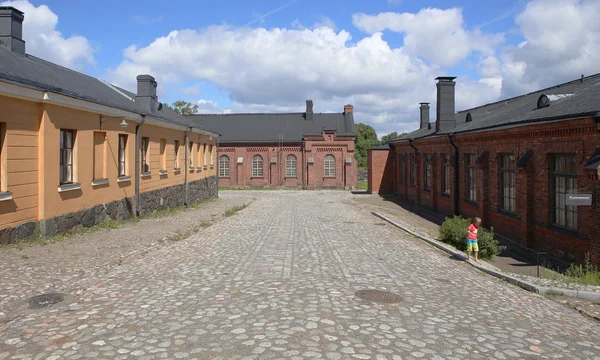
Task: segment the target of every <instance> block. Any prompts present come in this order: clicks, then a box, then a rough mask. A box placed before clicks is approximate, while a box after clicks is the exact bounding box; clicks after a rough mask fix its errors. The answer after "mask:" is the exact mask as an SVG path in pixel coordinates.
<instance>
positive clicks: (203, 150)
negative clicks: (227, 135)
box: [202, 144, 206, 168]
mask: <svg viewBox="0 0 600 360" xmlns="http://www.w3.org/2000/svg"><path fill="white" fill-rule="evenodd" d="M202 154H203V155H204V162H203V163H202V165H204V168H206V144H204V145H203V147H202Z"/></svg>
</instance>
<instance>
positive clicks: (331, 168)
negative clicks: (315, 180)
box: [325, 155, 335, 177]
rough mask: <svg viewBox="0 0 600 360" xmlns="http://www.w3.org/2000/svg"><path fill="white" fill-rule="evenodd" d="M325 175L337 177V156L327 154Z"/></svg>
mask: <svg viewBox="0 0 600 360" xmlns="http://www.w3.org/2000/svg"><path fill="white" fill-rule="evenodd" d="M325 177H335V158H334V157H333V155H327V156H325Z"/></svg>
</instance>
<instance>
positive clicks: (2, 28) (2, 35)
mask: <svg viewBox="0 0 600 360" xmlns="http://www.w3.org/2000/svg"><path fill="white" fill-rule="evenodd" d="M23 18H24V16H23V12H21V11H19V10H17V9H15V8H14V7H12V6H0V45H3V46H6V47H7V48H9V49H10V51H13V52H16V53H19V54H21V55H25V41H23Z"/></svg>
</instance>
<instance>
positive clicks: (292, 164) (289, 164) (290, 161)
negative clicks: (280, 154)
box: [285, 155, 297, 177]
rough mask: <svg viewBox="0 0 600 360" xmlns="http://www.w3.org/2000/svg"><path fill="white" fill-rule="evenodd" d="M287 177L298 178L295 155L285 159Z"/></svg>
mask: <svg viewBox="0 0 600 360" xmlns="http://www.w3.org/2000/svg"><path fill="white" fill-rule="evenodd" d="M285 176H286V177H296V176H297V175H296V157H295V156H294V155H288V156H287V157H286V158H285Z"/></svg>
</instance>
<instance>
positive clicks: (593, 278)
mask: <svg viewBox="0 0 600 360" xmlns="http://www.w3.org/2000/svg"><path fill="white" fill-rule="evenodd" d="M565 275H566V276H567V277H568V278H569V279H568V280H569V281H570V282H575V283H578V284H585V285H600V269H599V268H598V267H597V266H595V265H594V264H592V261H591V260H590V254H589V253H586V254H585V263H584V264H583V265H575V264H571V266H569V268H568V269H567V271H566V272H565Z"/></svg>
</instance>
